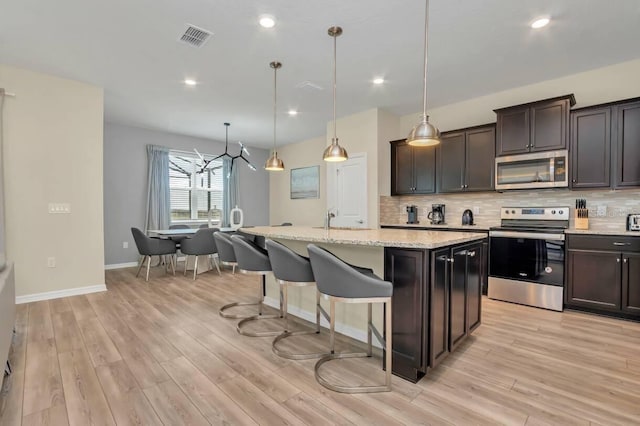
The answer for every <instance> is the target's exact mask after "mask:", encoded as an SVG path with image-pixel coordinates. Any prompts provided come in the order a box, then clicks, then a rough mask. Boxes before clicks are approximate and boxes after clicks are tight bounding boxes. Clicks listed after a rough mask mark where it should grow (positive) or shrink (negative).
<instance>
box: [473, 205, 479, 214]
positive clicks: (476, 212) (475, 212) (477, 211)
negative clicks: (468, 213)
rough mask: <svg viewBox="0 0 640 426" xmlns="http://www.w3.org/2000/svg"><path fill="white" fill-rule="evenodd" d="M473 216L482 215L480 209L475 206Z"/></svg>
mask: <svg viewBox="0 0 640 426" xmlns="http://www.w3.org/2000/svg"><path fill="white" fill-rule="evenodd" d="M473 214H480V207H478V206H473Z"/></svg>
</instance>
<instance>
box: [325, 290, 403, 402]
mask: <svg viewBox="0 0 640 426" xmlns="http://www.w3.org/2000/svg"><path fill="white" fill-rule="evenodd" d="M374 299H376V300H374ZM329 300H330V303H331V308H330V309H331V318H330V327H331V331H330V335H329V346H330V349H331V352H330V354H329V355H326V356H324V357H322V358H320V359H319V360H318V362H317V363H316V365H315V367H314V372H315V377H316V381H317V382H318V383H320V384H321V385H322V386H324V387H326V388H327V389H330V390H333V391H336V392H343V393H370V392H387V391H390V390H391V373H392V368H391V362H392V350H393V349H392V348H393V346H392V342H391V335H392V333H393V331H392V330H393V329H392V324H391V309H390V306H391V298H360V299H355V298H354V299H351V300H349V298H338V297H335V296H330V297H329ZM336 300H337V301H340V302H344V303H367V322H368V325H367V327H368V331H367V340H368V342H367V352H366V353H364V352H361V353H356V352H341V353H335V336H334V333H335V303H336ZM372 303H381V304H383V306H384V307H385V308H387V309H385V321H384V325H385V330H386V331H387V336H386V338H385V337H383V336H382V335H381V334H380V332H379V331H378V330H377V329H376V328H375V327H374V326H373V323H372V322H371V317H372ZM373 333H375V335H376V338H377V339H378V340H380V342H381V343H383V346H384V347H385V351H386V353H385V357H384V367H385V380H384V384H383V385H374V386H344V385H338V384H335V383H331V382H329V381H328V380H327V379H325V378H324V377H323V376H322V374H321V373H320V367H321V366H322V365H323V364H325V363H327V362H329V361H332V360H336V359H342V358H365V357H370V356H372V344H371V343H372V342H371V340H372V339H371V334H373Z"/></svg>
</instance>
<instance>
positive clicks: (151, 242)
mask: <svg viewBox="0 0 640 426" xmlns="http://www.w3.org/2000/svg"><path fill="white" fill-rule="evenodd" d="M131 233H132V234H133V240H134V241H135V243H136V247H137V248H138V253H140V256H143V257H142V258H141V259H140V265H138V272H136V277H137V276H138V275H140V270H141V269H142V265H144V261H145V260H146V261H147V278H146V281H149V268H150V267H151V256H163V255H169V261H170V263H171V269H173V275H175V274H176V266H175V263H174V258H173V255H175V254H176V243H175V241H172V240H165V239H160V238H151V237H148V236H146V235H145V234H144V232H142V231H141V230H139V229H138V228H131Z"/></svg>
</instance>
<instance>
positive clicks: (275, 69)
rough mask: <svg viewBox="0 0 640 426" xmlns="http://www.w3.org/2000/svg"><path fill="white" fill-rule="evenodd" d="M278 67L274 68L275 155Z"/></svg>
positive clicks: (274, 150)
mask: <svg viewBox="0 0 640 426" xmlns="http://www.w3.org/2000/svg"><path fill="white" fill-rule="evenodd" d="M277 75H278V67H277V66H275V67H273V153H274V154H275V153H276V111H277V105H278V104H277V93H278V78H277Z"/></svg>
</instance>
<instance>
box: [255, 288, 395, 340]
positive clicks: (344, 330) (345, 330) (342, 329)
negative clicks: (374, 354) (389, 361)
mask: <svg viewBox="0 0 640 426" xmlns="http://www.w3.org/2000/svg"><path fill="white" fill-rule="evenodd" d="M264 304H265V305H268V306H271V307H272V308H276V309H279V308H280V301H279V300H277V299H274V298H272V297H265V298H264ZM287 313H288V314H289V315H293V316H294V317H298V318H302V319H303V320H305V321H309V322H310V323H312V324H315V322H316V313H315V312H310V311H305V310H303V309H300V308H299V307H297V306H291V305H289V307H288V309H287ZM320 325H321V326H322V327H325V328H329V322H328V321H327V320H326V319H325V318H324V317H323V316H322V315H320ZM336 332H338V333H340V334H344V335H345V336H349V337H351V338H353V339H356V340H359V341H360V342H365V343H366V342H367V332H366V331H365V330H360V329H359V328H355V327H352V326H350V325H345V324H343V323H341V322H337V321H336ZM372 344H373V346H374V347H376V348H382V345H381V344H380V342H378V339H376V338H375V335H374V336H373V339H372Z"/></svg>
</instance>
